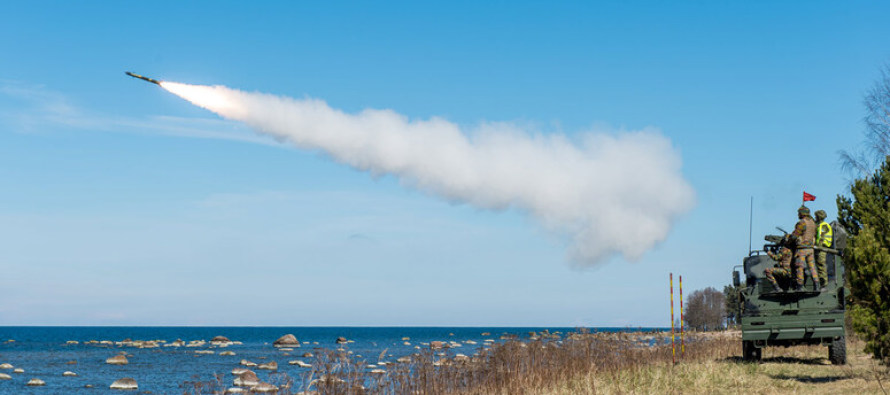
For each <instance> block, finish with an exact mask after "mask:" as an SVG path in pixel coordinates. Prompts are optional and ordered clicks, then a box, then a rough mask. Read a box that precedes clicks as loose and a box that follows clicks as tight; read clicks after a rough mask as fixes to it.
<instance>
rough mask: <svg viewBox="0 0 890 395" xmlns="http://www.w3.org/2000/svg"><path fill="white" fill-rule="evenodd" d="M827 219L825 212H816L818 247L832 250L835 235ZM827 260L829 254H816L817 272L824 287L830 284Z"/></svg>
mask: <svg viewBox="0 0 890 395" xmlns="http://www.w3.org/2000/svg"><path fill="white" fill-rule="evenodd" d="M825 217H827V215H826V214H825V210H816V246H818V247H828V248H830V247H831V242H832V239H833V238H834V234H833V230H832V229H831V224H829V223H828V222H825ZM827 258H828V254H827V253H826V252H825V251H817V252H816V271H817V272H819V280H822V282H821V284H822V286H823V287H824V286H826V285H827V284H828V271H827V270H826V268H825V260H826V259H827Z"/></svg>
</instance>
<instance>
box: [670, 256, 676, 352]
mask: <svg viewBox="0 0 890 395" xmlns="http://www.w3.org/2000/svg"><path fill="white" fill-rule="evenodd" d="M670 280H671V361H672V362H673V363H677V349H676V346H675V345H674V273H671V274H670Z"/></svg>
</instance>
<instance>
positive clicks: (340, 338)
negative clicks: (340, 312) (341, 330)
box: [336, 336, 346, 344]
mask: <svg viewBox="0 0 890 395" xmlns="http://www.w3.org/2000/svg"><path fill="white" fill-rule="evenodd" d="M336 342H337V344H343V343H346V338H345V337H343V336H340V337H338V338H337V340H336Z"/></svg>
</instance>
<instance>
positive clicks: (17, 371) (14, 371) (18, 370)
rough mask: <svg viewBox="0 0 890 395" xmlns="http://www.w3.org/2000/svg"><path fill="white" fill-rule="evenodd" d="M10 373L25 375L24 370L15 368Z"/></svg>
mask: <svg viewBox="0 0 890 395" xmlns="http://www.w3.org/2000/svg"><path fill="white" fill-rule="evenodd" d="M12 372H13V373H25V369H22V368H15V370H13V371H12Z"/></svg>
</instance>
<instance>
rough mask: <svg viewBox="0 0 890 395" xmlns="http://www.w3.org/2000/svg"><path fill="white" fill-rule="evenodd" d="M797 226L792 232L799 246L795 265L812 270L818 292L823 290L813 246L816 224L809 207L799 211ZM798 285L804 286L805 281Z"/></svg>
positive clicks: (795, 255) (795, 256)
mask: <svg viewBox="0 0 890 395" xmlns="http://www.w3.org/2000/svg"><path fill="white" fill-rule="evenodd" d="M797 218H798V219H799V220H798V221H797V224H795V225H794V232H791V238H792V239H793V240H794V241H795V243H796V244H797V250H796V251H795V252H794V264H795V265H797V266H798V267H799V268H800V269H797V270H801V269H803V267H804V265H806V266H807V268H809V269H810V276H811V277H812V278H813V285H814V286H815V288H816V290H817V291H819V290H821V289H822V284H821V283H820V281H819V273H818V272H816V262H815V261H816V260H815V257H814V256H813V245H814V244H815V242H816V222H815V221H813V217H810V209H809V208H807V206H800V208H799V209H797ZM797 284H798V285H803V279H802V278H799V279H798V283H797Z"/></svg>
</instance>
